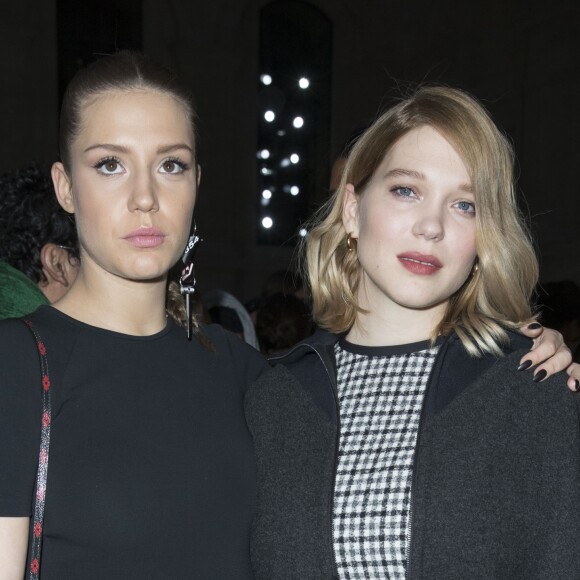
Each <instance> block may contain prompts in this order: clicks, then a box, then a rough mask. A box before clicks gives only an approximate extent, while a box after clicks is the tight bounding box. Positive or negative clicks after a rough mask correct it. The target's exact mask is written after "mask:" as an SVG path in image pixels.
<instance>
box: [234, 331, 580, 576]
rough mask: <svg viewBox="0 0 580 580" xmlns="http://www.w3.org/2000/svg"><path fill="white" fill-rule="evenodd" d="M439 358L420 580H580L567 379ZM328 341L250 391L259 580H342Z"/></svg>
mask: <svg viewBox="0 0 580 580" xmlns="http://www.w3.org/2000/svg"><path fill="white" fill-rule="evenodd" d="M510 339H511V343H510V344H509V345H508V346H506V348H505V356H504V357H495V356H491V355H487V356H483V357H481V358H473V357H470V356H469V354H468V353H467V352H466V351H465V349H464V348H463V346H462V344H461V342H460V341H459V339H458V337H457V336H455V335H452V336H451V337H449V338H447V339H446V340H445V342H444V343H443V345H442V346H441V348H440V350H439V354H438V357H437V360H436V362H435V365H434V368H433V370H432V373H431V376H430V379H429V384H428V386H427V391H426V395H425V400H424V404H423V412H422V418H421V425H420V430H419V436H418V441H417V447H416V451H415V463H414V472H413V485H412V508H411V509H412V524H411V548H410V555H409V563H408V570H407V576H408V578H410V579H411V580H419V579H421V580H423V579H424V580H447V579H449V580H467V579H469V580H491V579H498V580H499V579H509V580H518V579H521V580H534V579H545V580H556V579H566V580H570V579H580V396H579V395H577V394H574V393H572V392H570V391H569V390H568V388H567V387H566V385H565V376H564V375H563V374H562V373H560V374H558V375H556V376H555V377H552V378H550V379H548V380H546V381H544V382H542V383H534V382H533V381H532V380H531V374H530V372H529V371H527V372H518V371H517V366H518V361H519V359H520V358H521V356H522V355H523V354H524V353H525V352H526V351H527V349H528V348H529V346H530V342H529V341H528V339H525V338H524V337H521V336H519V335H517V334H512V333H510ZM336 340H337V337H335V336H333V335H329V334H327V333H322V334H318V335H315V336H314V337H312V338H311V339H309V340H307V341H305V342H304V343H301V344H300V345H298V346H297V347H295V348H294V349H293V350H292V351H291V352H290V353H289V354H287V355H286V356H284V357H281V358H279V359H277V360H275V361H273V364H274V365H275V366H274V367H273V368H272V369H271V370H270V371H269V372H268V373H266V374H264V375H262V377H261V378H260V379H259V380H258V382H257V383H255V384H254V385H253V387H252V388H251V389H250V390H249V391H248V393H247V395H246V400H245V406H246V417H247V421H248V425H249V427H250V430H251V432H252V435H253V438H254V444H255V448H256V460H257V468H258V497H257V513H256V518H255V521H254V526H253V530H252V543H251V552H252V562H253V565H254V573H255V575H256V578H257V580H286V579H288V580H290V579H292V580H298V579H299V580H310V579H312V580H315V579H316V580H321V579H331V578H336V577H337V572H336V566H335V563H334V555H333V546H332V531H331V530H332V504H333V485H334V470H335V462H336V455H337V449H338V432H339V422H338V416H339V415H338V408H337V403H336V400H337V399H336V372H335V366H334V356H333V344H334V342H336Z"/></svg>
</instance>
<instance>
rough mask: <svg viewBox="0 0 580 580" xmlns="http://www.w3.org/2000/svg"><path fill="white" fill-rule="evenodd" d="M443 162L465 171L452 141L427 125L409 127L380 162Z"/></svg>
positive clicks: (447, 165) (434, 163)
mask: <svg viewBox="0 0 580 580" xmlns="http://www.w3.org/2000/svg"><path fill="white" fill-rule="evenodd" d="M385 163H388V164H398V163H413V164H421V165H437V164H443V165H445V166H446V167H449V168H450V167H454V168H456V169H459V170H463V171H464V172H465V173H467V169H466V166H465V163H464V161H463V159H462V157H461V156H460V154H459V153H458V151H457V149H456V147H455V146H454V145H453V144H452V142H451V141H450V140H449V139H448V138H447V137H446V136H445V135H444V134H443V133H441V132H440V131H438V130H437V129H435V128H434V127H431V126H429V125H423V126H420V127H416V128H414V129H411V130H410V131H408V132H407V133H405V134H404V135H402V136H401V137H399V138H398V139H397V140H396V141H395V143H394V144H393V145H392V147H391V148H390V149H389V150H388V151H387V153H386V154H385V155H384V157H383V160H382V164H385Z"/></svg>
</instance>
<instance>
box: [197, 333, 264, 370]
mask: <svg viewBox="0 0 580 580" xmlns="http://www.w3.org/2000/svg"><path fill="white" fill-rule="evenodd" d="M194 340H197V342H198V343H199V344H200V346H201V347H202V348H204V349H206V350H209V351H210V352H212V353H213V354H214V356H216V357H218V358H222V359H223V360H224V364H233V365H234V368H235V369H236V370H237V372H242V373H243V374H244V375H246V376H250V378H252V377H254V378H255V377H257V376H259V375H260V374H261V373H262V372H263V371H264V370H266V369H267V368H268V362H267V361H266V359H265V357H264V356H263V355H262V353H260V351H258V350H256V349H255V348H254V347H252V346H250V345H249V344H246V343H245V342H244V341H243V340H242V339H241V338H239V337H238V336H237V335H235V334H233V333H232V332H229V331H227V330H225V329H224V328H223V327H222V326H220V325H219V324H207V325H201V326H200V327H199V329H198V332H197V333H196V336H195V337H194ZM226 361H228V362H227V363H226Z"/></svg>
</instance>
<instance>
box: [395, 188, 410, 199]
mask: <svg viewBox="0 0 580 580" xmlns="http://www.w3.org/2000/svg"><path fill="white" fill-rule="evenodd" d="M392 191H394V192H395V193H396V194H397V195H399V196H400V197H411V196H412V195H414V194H415V192H414V191H413V190H412V189H411V188H410V187H395V188H394V189H393V190H392Z"/></svg>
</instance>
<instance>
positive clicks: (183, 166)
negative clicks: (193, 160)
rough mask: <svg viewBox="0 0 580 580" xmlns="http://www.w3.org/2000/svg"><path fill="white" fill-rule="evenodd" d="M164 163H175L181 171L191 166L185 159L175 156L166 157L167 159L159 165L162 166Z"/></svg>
mask: <svg viewBox="0 0 580 580" xmlns="http://www.w3.org/2000/svg"><path fill="white" fill-rule="evenodd" d="M166 163H175V165H177V166H178V167H179V168H180V169H181V173H183V172H184V171H187V170H188V169H189V168H190V167H191V166H190V165H189V163H186V162H185V161H182V160H181V159H178V158H177V157H168V158H167V159H165V161H163V162H162V163H161V167H163V166H164V165H165V164H166Z"/></svg>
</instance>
